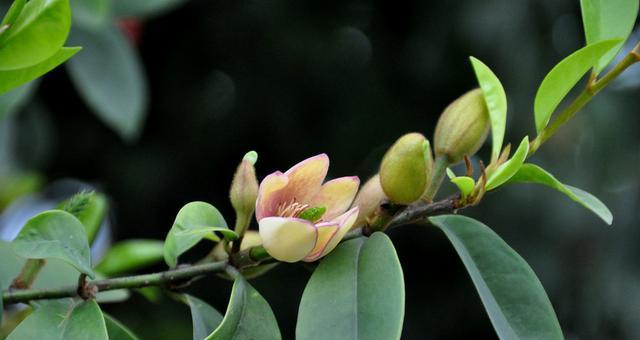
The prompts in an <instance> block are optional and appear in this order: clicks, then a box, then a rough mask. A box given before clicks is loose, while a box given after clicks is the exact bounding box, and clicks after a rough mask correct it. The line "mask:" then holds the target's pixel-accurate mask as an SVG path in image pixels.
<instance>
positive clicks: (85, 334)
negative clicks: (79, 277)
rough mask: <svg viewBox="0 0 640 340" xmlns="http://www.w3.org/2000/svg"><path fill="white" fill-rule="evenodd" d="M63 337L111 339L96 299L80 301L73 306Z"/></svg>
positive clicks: (94, 339)
mask: <svg viewBox="0 0 640 340" xmlns="http://www.w3.org/2000/svg"><path fill="white" fill-rule="evenodd" d="M61 339H91V340H109V336H108V335H107V326H106V324H105V321H104V317H103V316H102V311H101V310H100V307H98V304H97V303H96V301H95V300H87V301H83V302H80V303H79V304H77V305H76V306H75V307H74V308H73V311H72V312H71V315H69V319H68V320H67V321H66V322H65V325H64V330H63V331H62V338H61Z"/></svg>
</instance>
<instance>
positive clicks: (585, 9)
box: [580, 0, 638, 74]
mask: <svg viewBox="0 0 640 340" xmlns="http://www.w3.org/2000/svg"><path fill="white" fill-rule="evenodd" d="M580 7H581V8H582V23H583V25H584V35H585V38H586V40H587V45H591V44H593V43H596V42H599V41H603V40H607V39H622V41H620V42H619V43H618V44H617V45H616V47H615V48H613V49H611V50H610V51H609V52H607V53H606V54H605V55H604V56H602V57H601V58H600V60H599V61H598V63H597V64H596V66H595V72H596V74H598V73H600V72H602V70H603V69H604V68H605V67H607V65H608V64H609V63H610V62H611V60H613V58H614V57H615V56H616V54H618V52H619V51H620V49H621V48H622V46H623V44H624V42H625V41H626V40H627V38H628V37H629V34H631V31H632V30H633V25H634V24H635V22H636V17H637V16H638V0H580Z"/></svg>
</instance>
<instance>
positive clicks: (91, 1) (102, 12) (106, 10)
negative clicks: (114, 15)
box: [71, 0, 111, 29]
mask: <svg viewBox="0 0 640 340" xmlns="http://www.w3.org/2000/svg"><path fill="white" fill-rule="evenodd" d="M71 9H72V11H71V17H72V18H73V24H74V25H76V24H77V25H80V26H82V27H86V28H89V29H104V28H106V25H110V24H111V6H110V1H109V0H71Z"/></svg>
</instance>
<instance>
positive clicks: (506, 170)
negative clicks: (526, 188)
mask: <svg viewBox="0 0 640 340" xmlns="http://www.w3.org/2000/svg"><path fill="white" fill-rule="evenodd" d="M528 153H529V137H526V136H525V137H524V138H523V139H522V141H521V142H520V145H519V146H518V149H517V150H516V152H515V153H514V154H513V156H512V157H511V158H510V159H509V160H508V161H506V162H504V163H503V164H502V165H500V166H499V167H498V168H497V169H496V170H495V171H493V172H492V173H490V174H489V177H488V178H487V184H486V185H485V188H486V189H487V190H493V189H495V188H497V187H499V186H501V185H502V184H504V183H506V182H507V181H508V180H509V178H511V176H513V175H515V174H516V172H518V169H520V167H521V166H522V164H524V161H525V160H526V159H527V154H528Z"/></svg>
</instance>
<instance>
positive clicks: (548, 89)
mask: <svg viewBox="0 0 640 340" xmlns="http://www.w3.org/2000/svg"><path fill="white" fill-rule="evenodd" d="M619 43H620V39H616V40H605V41H601V42H597V43H595V44H591V45H588V46H585V47H583V48H581V49H579V50H577V51H576V52H574V53H573V54H571V55H569V56H568V57H566V58H564V59H563V60H562V61H561V62H559V63H558V64H557V65H556V66H554V67H553V69H551V71H549V73H548V74H547V76H546V77H545V78H544V80H542V83H541V84H540V87H539V88H538V92H537V93H536V99H535V101H534V104H533V111H534V114H535V121H536V130H537V132H538V133H540V131H542V129H544V128H545V127H546V126H547V124H548V123H549V119H551V115H552V114H553V112H554V111H555V110H556V108H557V107H558V105H559V104H560V102H561V101H562V99H563V98H564V97H565V96H566V95H567V93H569V91H570V90H571V89H572V88H573V87H574V86H575V85H576V83H578V81H579V80H580V78H582V76H584V74H585V73H587V71H589V70H590V69H591V68H592V67H594V66H595V65H596V64H597V63H598V61H599V60H600V59H601V58H602V57H603V56H604V55H605V54H607V53H608V52H609V51H611V50H613V49H614V48H615V46H617V45H618V44H619Z"/></svg>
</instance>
